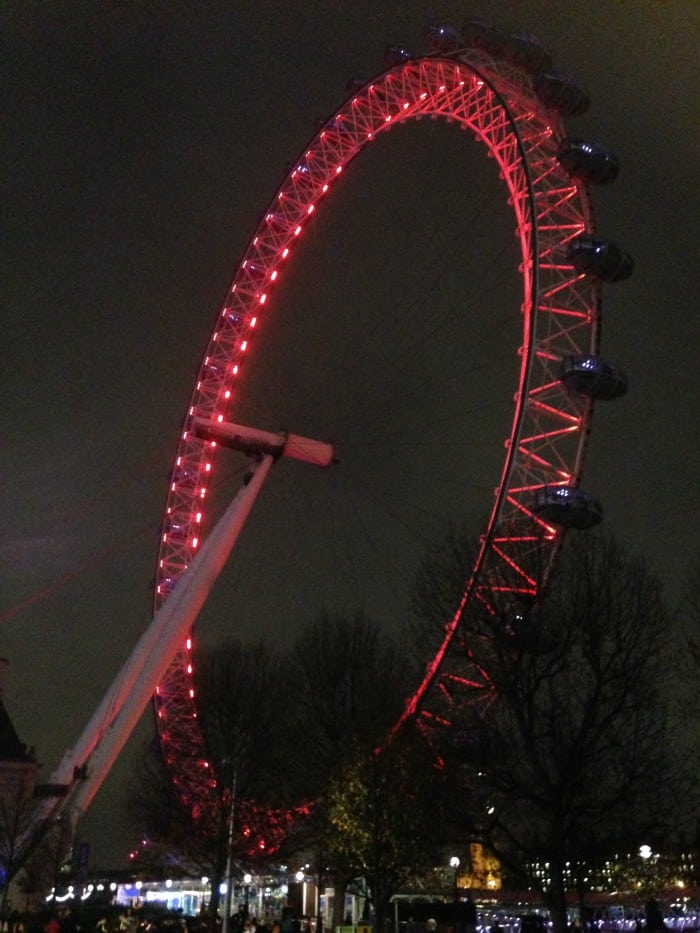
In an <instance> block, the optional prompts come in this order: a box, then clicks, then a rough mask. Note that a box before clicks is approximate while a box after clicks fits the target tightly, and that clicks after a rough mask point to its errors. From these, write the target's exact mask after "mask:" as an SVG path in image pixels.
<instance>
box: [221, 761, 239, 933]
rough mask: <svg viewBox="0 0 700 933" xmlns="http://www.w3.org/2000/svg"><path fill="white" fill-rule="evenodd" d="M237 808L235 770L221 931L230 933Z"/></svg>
mask: <svg viewBox="0 0 700 933" xmlns="http://www.w3.org/2000/svg"><path fill="white" fill-rule="evenodd" d="M235 808H236V772H235V771H234V772H233V780H232V782H231V807H230V809H229V815H228V836H227V839H226V891H225V893H224V910H223V914H224V915H223V917H222V922H221V933H228V930H229V922H230V919H231V894H232V892H233V877H232V874H233V830H234V826H233V818H234V814H235Z"/></svg>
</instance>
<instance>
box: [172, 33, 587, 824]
mask: <svg viewBox="0 0 700 933" xmlns="http://www.w3.org/2000/svg"><path fill="white" fill-rule="evenodd" d="M422 116H429V117H439V118H444V119H445V120H448V121H451V122H453V123H454V124H456V125H457V126H459V127H461V128H462V129H467V130H470V131H471V132H472V133H473V134H474V135H475V137H476V138H477V139H478V140H479V141H480V142H481V143H483V144H484V146H485V147H486V149H487V150H488V152H489V154H490V155H491V156H492V157H493V158H494V159H495V160H496V162H497V163H498V166H499V168H500V172H501V176H502V178H503V181H504V184H505V186H506V188H507V195H508V198H509V203H510V204H511V205H512V209H513V211H514V214H515V218H516V222H517V233H518V237H519V241H520V249H521V255H522V264H521V270H520V271H521V275H522V286H523V291H522V322H523V330H522V344H521V350H520V361H519V368H520V369H519V387H518V393H517V397H516V403H515V414H514V418H513V423H512V430H511V433H510V436H509V438H508V439H507V441H506V454H505V462H504V465H503V469H502V475H501V477H500V481H499V482H498V487H497V491H496V495H495V500H494V504H493V506H492V509H491V515H490V519H489V522H488V526H487V528H486V530H485V531H484V534H483V536H482V538H481V547H480V551H479V555H478V560H477V563H476V566H475V567H474V571H473V574H472V576H471V579H470V580H469V581H467V583H466V590H465V595H464V599H463V603H462V605H461V606H460V609H459V610H458V612H457V613H456V614H455V616H454V618H453V619H452V620H451V621H449V622H447V623H446V627H445V638H444V641H443V643H442V645H441V646H440V649H439V651H438V653H437V655H436V657H435V659H434V660H433V662H432V664H431V665H430V667H429V669H428V673H427V675H426V677H425V680H424V681H423V683H422V684H421V685H420V686H419V688H418V690H417V692H416V695H415V696H414V698H413V700H412V701H411V703H410V704H409V706H408V707H407V713H406V715H413V714H416V713H420V714H421V715H425V716H430V715H433V714H431V712H430V696H431V695H433V693H438V694H441V696H442V701H443V704H442V708H444V701H445V698H447V700H448V701H449V699H450V698H451V697H452V696H453V695H455V696H456V694H457V692H458V691H460V690H463V689H464V686H465V683H466V682H467V681H468V677H467V675H466V673H465V674H464V675H463V674H461V673H460V671H459V664H458V662H457V663H455V661H454V658H455V656H457V657H458V654H459V653H458V652H455V650H452V649H455V648H459V646H460V644H462V643H463V635H462V626H461V622H462V620H463V617H464V607H465V606H466V605H467V604H468V603H470V602H471V603H474V602H476V603H477V604H478V605H479V606H480V611H482V612H485V613H487V614H495V613H498V612H502V611H503V610H504V608H505V607H507V606H509V605H511V604H512V603H513V601H514V600H520V599H534V598H535V597H536V595H537V592H538V587H539V586H540V585H541V583H542V581H543V579H545V578H546V575H547V572H548V569H549V568H550V567H551V565H552V561H553V560H554V557H555V554H556V551H557V549H558V547H559V545H560V540H561V529H560V528H558V527H557V526H555V525H554V524H551V523H549V522H548V521H545V520H544V519H543V518H541V517H538V515H537V514H536V513H535V511H534V508H533V503H534V497H535V494H536V492H537V490H541V489H542V488H543V487H545V486H548V487H551V486H576V485H577V484H578V482H579V479H580V475H581V470H582V466H583V460H584V454H585V450H586V442H587V435H588V431H589V427H590V421H591V412H592V405H591V400H590V398H588V397H587V396H586V395H584V394H577V393H572V392H570V391H567V389H566V388H565V386H564V385H563V384H562V381H561V379H560V367H561V363H562V360H563V359H564V358H566V357H569V356H571V355H578V354H586V353H595V352H596V351H597V346H598V324H599V311H600V285H599V282H598V280H597V279H596V278H594V277H593V276H588V275H583V274H580V273H578V272H577V271H576V270H575V268H574V266H573V265H572V264H571V262H569V261H567V258H566V255H567V244H569V243H570V242H571V241H572V240H573V239H574V238H576V237H578V236H579V235H581V234H582V233H585V232H588V233H590V232H591V231H592V230H593V217H592V211H591V206H590V202H589V198H588V194H587V191H586V187H585V185H584V184H582V183H580V182H577V181H575V180H573V179H572V178H571V177H570V176H569V174H567V172H566V171H565V170H564V169H563V168H562V166H561V165H560V163H559V161H558V160H557V158H556V154H557V149H558V146H559V144H560V142H561V141H562V139H563V138H564V128H563V125H562V122H561V120H560V118H559V117H558V116H557V114H556V113H554V112H552V111H550V110H548V109H547V108H546V107H545V106H544V105H543V104H542V103H541V102H540V100H539V99H538V97H537V95H536V94H535V91H534V87H533V79H532V77H531V75H530V74H528V73H527V72H526V71H525V70H522V69H520V68H518V67H516V66H514V65H512V64H508V63H506V62H503V61H497V60H495V59H494V58H492V57H491V56H490V55H488V54H486V53H485V52H483V51H478V50H460V51H458V52H455V53H454V54H449V55H445V54H435V55H429V56H426V57H424V58H419V59H414V60H408V61H406V62H404V63H402V64H400V65H397V66H395V67H392V68H390V69H388V70H387V71H385V72H384V73H382V74H381V75H379V76H378V77H377V78H376V79H374V80H373V81H371V82H370V83H368V84H366V85H364V86H363V87H361V88H360V89H358V90H357V92H356V93H355V94H354V96H353V97H352V98H351V99H349V100H348V101H347V102H345V103H344V104H343V105H342V107H340V109H338V110H337V111H336V113H335V114H334V115H333V116H332V117H331V118H330V119H329V120H328V121H327V122H326V123H325V125H324V126H323V127H322V128H321V129H320V130H319V131H318V132H317V133H316V134H315V136H314V137H313V138H312V139H311V141H310V142H309V144H308V145H307V146H306V147H305V149H304V151H303V152H302V154H301V155H300V157H299V158H298V159H297V160H296V162H295V163H294V164H293V167H292V168H291V170H290V171H289V173H288V175H287V176H286V178H285V179H284V181H283V183H282V184H281V186H280V187H279V189H278V191H277V192H276V194H275V196H274V198H273V199H272V201H271V202H270V204H269V206H268V208H267V210H266V211H265V213H264V215H263V217H262V220H261V221H260V224H259V226H258V228H257V230H256V231H255V234H254V236H253V237H252V239H251V240H250V242H249V244H248V247H247V249H246V250H245V253H244V255H243V258H242V261H241V262H240V265H239V266H238V268H237V270H236V273H235V276H234V279H233V281H232V283H231V286H230V289H229V291H228V294H227V297H226V300H225V302H224V305H223V307H222V309H221V311H220V313H219V314H218V317H217V321H216V325H215V327H214V330H213V332H212V334H211V338H210V341H209V344H208V348H207V350H206V354H205V356H204V359H203V362H202V364H201V369H200V371H199V375H198V378H197V381H196V385H195V388H194V391H193V394H192V397H191V401H190V404H189V408H188V411H187V417H186V420H185V425H184V430H183V433H182V436H181V439H180V442H179V447H178V450H177V455H176V460H175V464H174V467H173V471H172V476H171V480H170V488H169V494H168V499H167V504H166V511H165V517H164V522H163V529H162V540H161V546H160V553H159V558H158V566H157V581H156V596H155V608H156V609H158V608H159V607H160V606H161V605H162V604H163V603H164V601H165V600H166V599H167V598H168V594H169V593H170V592H171V591H172V589H173V587H174V586H175V585H176V584H177V582H178V579H179V578H180V576H181V575H182V574H183V573H185V571H186V570H187V567H188V565H189V564H190V561H191V560H192V558H193V556H194V554H195V553H196V551H197V548H198V546H199V545H200V543H201V541H202V539H203V535H204V534H205V527H206V525H205V514H206V508H207V493H208V489H209V486H210V482H211V477H212V472H213V469H214V463H215V455H216V453H217V447H216V444H215V443H212V442H211V441H207V440H203V439H201V438H200V437H197V436H195V434H194V432H193V431H192V430H191V424H192V419H194V418H197V419H201V420H203V421H209V422H214V423H216V422H224V421H226V420H229V414H230V412H231V411H234V410H235V402H236V386H237V383H238V380H239V379H240V378H241V376H242V372H243V370H244V368H245V360H246V351H247V349H248V347H249V344H250V342H251V341H252V340H254V339H255V327H256V322H257V321H258V319H259V317H260V316H261V315H263V314H268V313H269V311H268V308H269V305H270V304H271V303H272V302H271V299H272V294H273V290H274V287H275V285H276V283H277V281H278V279H279V278H280V276H282V275H283V272H284V268H285V265H286V263H287V262H288V261H289V259H290V258H291V255H292V253H293V250H294V244H295V242H296V241H297V239H298V238H299V236H301V235H302V234H303V231H304V228H305V226H306V224H307V223H309V222H310V220H311V219H312V218H313V215H314V213H315V212H316V210H317V209H318V208H319V206H320V204H321V203H322V201H323V199H324V198H325V197H326V196H327V195H329V194H330V193H331V189H332V188H333V185H334V182H335V180H336V179H337V178H338V176H339V175H340V174H341V173H342V172H343V171H344V170H345V168H346V166H347V165H348V164H349V163H350V162H351V161H352V160H353V159H354V158H355V156H356V155H358V153H359V152H360V151H361V150H362V149H363V148H364V147H365V146H366V145H367V144H368V143H370V142H371V141H372V140H373V139H374V138H375V137H376V136H378V135H379V134H380V133H384V132H387V131H389V130H390V129H391V128H392V127H393V126H395V125H396V124H398V123H401V122H403V121H406V120H411V119H416V118H420V117H422ZM191 648H192V645H191V640H189V639H188V640H187V642H186V644H183V645H182V649H181V651H180V653H179V654H178V656H177V657H176V659H175V661H174V662H173V663H172V665H171V666H170V668H169V670H168V673H167V675H166V677H165V678H164V679H163V681H162V682H161V683H160V685H159V686H158V689H157V693H156V697H155V707H156V715H157V722H158V728H159V733H160V739H161V742H162V746H163V749H164V754H165V758H166V760H167V762H168V763H169V764H170V765H171V766H172V768H173V770H174V777H175V780H176V782H177V783H178V785H179V786H180V790H181V793H182V796H183V799H184V800H186V801H189V802H190V803H191V804H192V806H193V807H194V806H202V805H206V802H207V798H208V795H209V794H210V793H211V792H213V789H214V787H215V779H214V776H213V771H212V769H211V766H210V764H209V763H208V762H207V760H206V755H205V752H204V746H203V742H202V738H201V735H200V732H199V728H198V723H197V711H196V706H195V697H194V690H193V681H192V658H191ZM448 649H449V651H448ZM448 656H449V659H450V660H449V662H448V660H447V659H448ZM448 668H449V669H448ZM435 686H438V687H439V688H440V689H439V690H438V691H432V690H429V688H431V687H435Z"/></svg>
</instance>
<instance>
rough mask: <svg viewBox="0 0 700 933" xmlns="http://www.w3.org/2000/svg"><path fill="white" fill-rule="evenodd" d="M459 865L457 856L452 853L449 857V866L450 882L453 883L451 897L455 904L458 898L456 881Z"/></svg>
mask: <svg viewBox="0 0 700 933" xmlns="http://www.w3.org/2000/svg"><path fill="white" fill-rule="evenodd" d="M459 866H460V860H459V856H457V855H453V856H452V858H451V859H450V868H451V869H452V883H453V891H452V897H453V900H454V902H455V904H456V903H457V901H458V900H459V885H458V883H457V880H458V874H457V873H458V871H459Z"/></svg>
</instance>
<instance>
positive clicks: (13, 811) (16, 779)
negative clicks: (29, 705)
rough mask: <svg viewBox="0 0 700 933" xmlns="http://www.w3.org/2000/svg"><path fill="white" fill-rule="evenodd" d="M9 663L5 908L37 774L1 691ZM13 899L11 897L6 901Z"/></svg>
mask: <svg viewBox="0 0 700 933" xmlns="http://www.w3.org/2000/svg"><path fill="white" fill-rule="evenodd" d="M8 666H9V665H8V662H7V660H6V658H0V884H1V885H2V889H3V895H2V902H3V903H4V904H5V905H7V901H8V892H7V891H6V890H5V877H6V872H7V868H8V866H9V863H10V862H12V861H13V855H14V852H15V849H16V846H17V842H18V841H19V839H20V838H21V836H22V835H23V833H24V832H25V831H26V828H27V821H28V819H29V814H30V812H31V806H32V797H33V794H34V787H35V785H36V779H37V775H38V773H39V768H40V765H39V762H38V761H37V760H36V755H35V753H34V749H33V748H29V747H27V746H26V745H23V744H22V742H20V740H19V736H18V735H17V732H16V731H15V727H14V726H13V725H12V721H11V720H10V717H9V714H8V712H7V710H6V708H5V701H4V691H5V677H6V674H7V668H8ZM11 897H12V895H11V894H10V897H9V900H11Z"/></svg>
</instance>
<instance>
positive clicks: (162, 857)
mask: <svg viewBox="0 0 700 933" xmlns="http://www.w3.org/2000/svg"><path fill="white" fill-rule="evenodd" d="M195 670H196V675H195V686H196V690H197V697H198V714H199V720H200V725H201V728H202V732H203V735H204V739H205V742H206V745H207V749H208V752H209V761H210V762H211V765H212V768H213V770H214V774H215V778H216V797H215V806H214V808H213V809H211V810H207V811H206V812H204V813H203V814H200V815H199V817H197V818H195V817H194V816H193V814H192V810H191V808H190V807H188V806H185V805H183V803H182V801H181V800H180V798H179V796H178V793H177V789H176V788H175V787H174V786H173V784H172V782H171V778H170V775H169V773H168V769H167V767H166V765H165V764H164V762H163V760H162V758H161V755H160V749H159V747H158V746H153V748H152V749H151V751H150V754H149V755H147V756H145V758H144V763H143V765H142V768H141V771H140V773H139V775H138V779H137V781H136V784H135V787H134V791H133V796H134V802H135V804H136V807H137V811H138V814H139V816H140V818H141V821H142V823H143V826H144V830H145V832H146V834H147V835H148V837H149V839H150V840H151V846H150V858H151V859H152V860H153V861H156V862H158V863H160V864H161V865H162V864H165V863H166V862H172V861H178V862H180V863H181V864H182V866H183V867H184V868H186V869H189V870H192V869H193V868H196V869H197V870H198V871H199V872H200V873H206V874H207V875H208V876H209V877H210V878H211V881H212V886H211V890H212V898H211V902H210V905H209V909H210V920H211V923H212V924H213V923H214V921H215V919H216V915H217V912H218V909H219V890H220V885H221V882H222V881H224V880H225V878H226V872H227V865H228V864H230V863H232V864H233V865H234V867H235V866H236V865H238V864H240V862H241V861H242V860H243V859H245V861H246V863H247V864H251V865H252V862H253V859H254V858H255V857H256V856H257V857H258V858H269V856H270V851H271V849H272V848H273V844H277V843H278V841H279V840H278V835H279V833H278V832H277V829H280V830H281V829H284V828H285V827H284V826H283V825H281V824H282V823H283V822H284V821H283V817H282V816H280V815H279V814H276V813H275V809H276V808H277V807H278V806H279V797H280V793H279V788H280V776H281V769H280V765H279V760H278V746H279V736H280V735H281V733H282V729H283V723H282V718H281V715H280V708H281V707H280V698H281V696H282V691H283V681H282V670H283V666H282V661H281V659H280V657H279V656H278V655H277V654H276V653H275V652H274V651H273V650H272V649H271V648H269V647H267V646H266V645H264V644H263V643H262V642H258V643H254V644H243V643H241V642H238V641H227V642H223V643H221V644H217V645H215V646H213V647H211V648H207V649H205V650H203V651H202V652H200V653H199V655H198V659H197V664H196V667H195ZM276 823H278V824H280V826H278V827H276V825H275V824H276ZM273 837H274V838H273Z"/></svg>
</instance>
